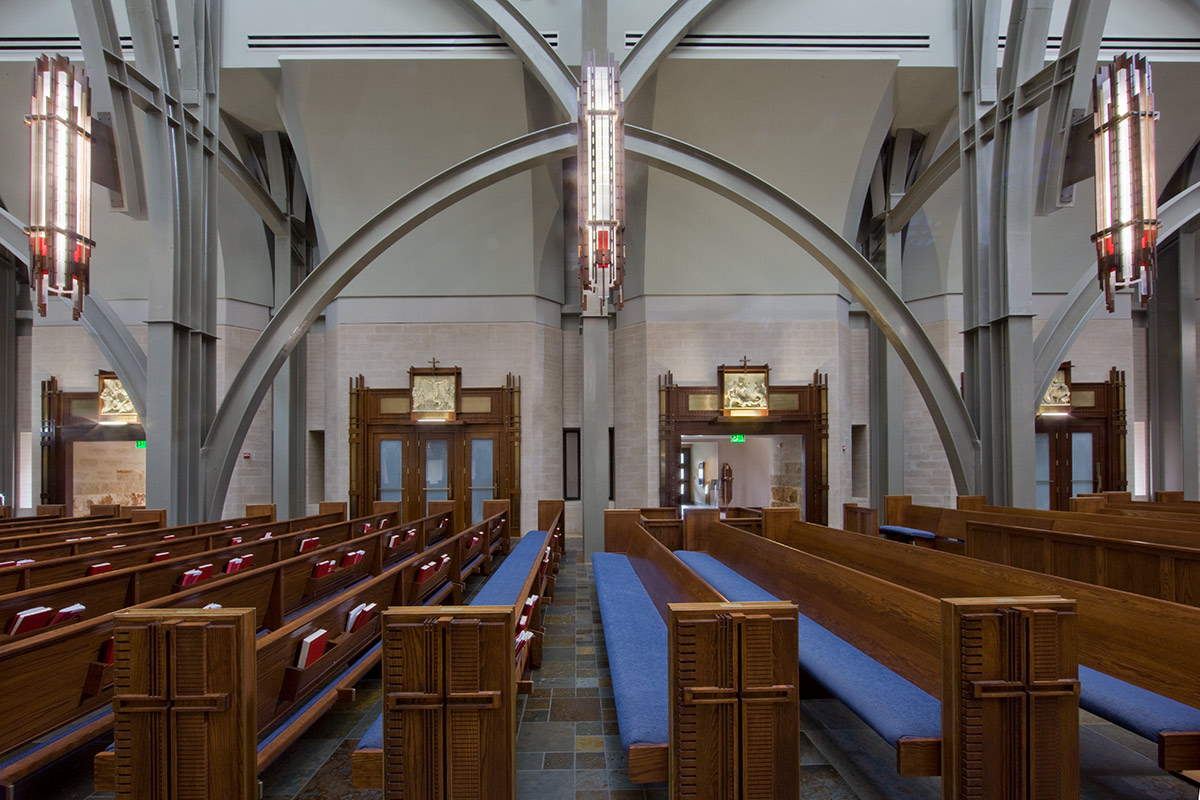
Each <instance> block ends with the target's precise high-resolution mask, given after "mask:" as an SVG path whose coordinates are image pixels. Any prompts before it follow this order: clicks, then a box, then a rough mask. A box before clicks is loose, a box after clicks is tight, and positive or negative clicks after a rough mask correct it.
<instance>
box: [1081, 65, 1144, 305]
mask: <svg viewBox="0 0 1200 800" xmlns="http://www.w3.org/2000/svg"><path fill="white" fill-rule="evenodd" d="M1092 88H1093V92H1092V100H1093V107H1094V109H1095V110H1094V131H1093V141H1094V143H1095V148H1096V231H1097V232H1096V233H1095V234H1093V235H1092V241H1093V242H1095V243H1096V264H1097V267H1098V269H1099V272H1100V287H1101V289H1103V290H1104V301H1105V304H1106V305H1107V307H1108V310H1109V311H1112V310H1113V303H1114V298H1115V295H1116V292H1117V291H1118V290H1120V289H1125V288H1131V287H1135V286H1136V287H1137V288H1138V294H1139V296H1140V298H1141V303H1142V305H1143V306H1145V305H1146V303H1147V301H1148V300H1149V299H1150V295H1151V293H1152V292H1153V290H1154V276H1155V271H1156V266H1157V256H1156V249H1155V248H1156V245H1157V242H1158V228H1159V221H1158V189H1157V185H1156V179H1155V171H1154V123H1155V121H1156V120H1157V119H1158V114H1157V112H1155V110H1154V89H1153V85H1152V84H1151V81H1150V65H1149V64H1147V63H1146V59H1145V57H1144V56H1138V55H1134V56H1130V55H1129V54H1127V53H1123V54H1121V55H1119V56H1117V57H1116V58H1115V59H1113V61H1112V63H1111V64H1103V65H1101V66H1100V68H1099V70H1098V71H1097V74H1096V82H1095V84H1094V86H1093V87H1092Z"/></svg>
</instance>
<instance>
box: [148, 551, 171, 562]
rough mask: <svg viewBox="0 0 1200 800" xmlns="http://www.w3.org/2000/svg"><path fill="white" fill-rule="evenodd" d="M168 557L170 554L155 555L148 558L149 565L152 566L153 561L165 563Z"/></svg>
mask: <svg viewBox="0 0 1200 800" xmlns="http://www.w3.org/2000/svg"><path fill="white" fill-rule="evenodd" d="M170 557H171V554H170V552H162V553H155V554H154V555H152V556H150V563H151V564H153V563H154V562H155V561H166V560H167V559H168V558H170Z"/></svg>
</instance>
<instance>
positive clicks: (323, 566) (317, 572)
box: [312, 559, 337, 578]
mask: <svg viewBox="0 0 1200 800" xmlns="http://www.w3.org/2000/svg"><path fill="white" fill-rule="evenodd" d="M335 569H337V562H336V561H334V560H332V559H330V560H328V561H318V562H317V563H316V564H313V571H312V576H313V577H314V578H324V577H325V576H326V575H328V574H329V573H331V572H333V571H334V570H335Z"/></svg>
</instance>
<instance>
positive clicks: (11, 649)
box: [0, 514, 494, 785]
mask: <svg viewBox="0 0 1200 800" xmlns="http://www.w3.org/2000/svg"><path fill="white" fill-rule="evenodd" d="M366 519H370V518H366ZM445 520H448V515H447V514H440V515H436V516H434V517H427V518H424V519H423V520H418V521H416V522H409V523H403V524H402V525H400V526H394V527H390V528H387V529H383V530H380V531H374V532H371V533H368V534H365V535H362V536H358V537H357V538H354V539H351V540H349V541H345V542H342V543H340V544H330V545H326V546H324V547H322V548H319V549H318V550H313V551H310V552H308V553H304V554H301V555H297V556H293V557H292V558H290V559H286V560H284V561H281V562H279V563H278V564H276V565H273V566H271V567H269V568H265V569H254V570H249V571H246V572H238V573H234V574H232V575H228V576H225V577H223V578H222V579H221V580H218V581H212V582H208V583H200V584H196V585H194V586H191V587H187V589H186V591H181V592H178V593H175V594H171V595H168V596H166V597H162V598H159V599H157V600H153V601H150V602H146V603H143V604H141V605H140V606H138V607H139V608H163V607H193V608H198V607H201V606H204V605H207V604H210V603H216V604H219V605H221V606H223V607H226V608H229V607H253V608H254V609H255V615H256V623H255V624H256V629H258V630H260V631H263V630H265V631H272V632H273V631H277V630H280V629H283V628H285V627H287V626H288V625H290V624H291V622H292V621H293V620H294V619H295V618H296V617H297V615H300V614H301V613H308V611H309V610H310V609H311V608H312V607H313V606H314V605H318V604H320V603H322V602H325V601H326V599H327V598H328V597H330V596H332V595H335V594H338V593H340V592H342V591H343V590H345V589H346V588H347V586H361V585H363V581H364V580H365V579H367V578H368V577H370V576H372V575H379V574H381V573H382V572H383V571H384V570H385V569H386V570H391V569H392V568H393V567H394V566H395V565H396V564H398V563H400V562H401V561H404V560H406V559H407V560H409V561H411V560H412V559H417V562H418V563H416V567H417V568H418V569H419V567H420V566H422V565H423V564H425V563H426V562H427V561H428V560H429V558H433V556H432V555H431V556H429V558H426V559H425V560H422V551H425V552H426V554H429V553H432V554H440V553H442V552H445V553H449V554H450V555H451V556H452V563H451V564H449V565H447V567H446V568H445V569H439V570H438V571H437V573H436V574H435V575H434V576H433V577H435V578H436V579H437V580H436V581H433V582H427V583H425V584H422V583H421V582H420V581H416V580H415V579H413V580H410V581H409V582H408V583H407V584H405V586H406V591H407V590H410V589H411V590H412V591H416V590H415V589H412V587H414V586H415V587H417V588H420V587H421V586H441V585H443V582H442V578H443V576H446V575H450V574H451V573H452V572H453V570H454V569H457V568H458V567H459V566H460V559H461V556H462V553H460V550H464V549H465V548H464V547H463V544H464V542H465V541H466V539H463V538H462V537H453V541H451V540H450V539H448V538H447V537H446V535H445V533H444V531H445V530H447V526H446V525H444V524H442V523H443V521H445ZM357 522H358V523H359V524H360V525H361V524H362V520H361V519H360V520H358V521H357ZM486 522H487V523H489V524H488V525H487V528H488V536H489V537H490V536H492V535H493V533H492V530H493V529H494V526H493V525H491V523H494V520H488V521H486ZM409 529H411V530H413V531H414V534H413V536H414V538H412V539H409V540H408V541H405V536H404V533H405V531H406V530H409ZM475 530H476V529H474V528H470V529H467V531H466V532H464V533H466V534H467V537H468V539H469V537H470V535H472V533H474V532H475ZM397 534H399V535H398V536H397ZM393 537H396V540H397V541H396V543H395V545H394V546H393V547H390V548H389V547H388V544H389V542H390V541H391V540H392V538H393ZM268 541H270V540H268ZM488 541H489V543H490V539H489V540H488ZM427 545H428V546H429V547H431V548H434V547H444V548H448V549H442V550H437V549H429V550H427V549H426V546H427ZM357 549H364V550H365V551H366V556H365V558H363V560H362V561H361V562H359V563H357V564H355V565H353V566H351V567H349V568H347V569H344V570H339V571H337V572H334V573H332V574H330V575H328V576H325V577H324V578H320V579H314V578H313V577H312V574H313V565H314V564H315V563H317V562H318V561H320V560H325V559H328V558H334V559H340V557H341V556H342V555H344V553H346V552H350V551H354V550H357ZM414 554H416V555H414ZM452 577H453V576H452V575H451V577H450V578H447V580H449V581H450V583H451V584H452V585H454V586H456V587H458V590H461V583H459V582H456V581H454V580H452ZM356 581H357V582H356ZM427 594H428V593H427V592H426V593H420V592H417V594H415V595H413V596H414V597H419V598H420V599H422V600H424V599H425V598H426V596H427ZM406 596H407V595H406ZM389 602H390V600H389ZM380 607H381V608H382V607H386V603H384V604H383V605H381V606H380ZM112 626H113V616H112V614H106V615H103V616H100V617H96V618H93V619H87V620H84V621H82V622H78V623H75V624H74V625H69V626H65V627H61V628H51V629H48V630H47V631H46V632H44V633H41V634H38V635H34V636H29V637H24V638H21V637H17V638H16V639H14V640H12V641H10V642H9V643H7V644H0V689H3V690H4V691H2V692H0V711H3V712H4V713H6V714H8V715H9V717H12V718H16V717H20V721H19V722H17V723H14V724H12V725H10V726H7V727H6V728H0V764H2V765H3V766H0V785H2V784H5V783H12V782H13V781H15V780H18V779H20V778H22V777H24V776H26V775H28V774H30V773H31V772H32V771H34V770H36V769H38V768H40V767H41V766H42V765H44V764H45V763H47V759H53V758H55V757H58V756H59V755H62V754H64V753H66V752H70V751H71V750H72V749H74V748H75V747H78V746H79V745H80V744H81V743H83V742H86V741H88V740H89V739H91V738H94V737H95V736H96V735H98V733H99V732H102V731H103V730H105V729H106V728H107V726H108V725H109V724H110V723H111V717H110V716H107V715H106V714H105V712H104V707H105V706H106V705H107V703H108V700H109V697H110V696H111V685H112V666H111V664H106V663H105V662H104V661H103V660H102V653H103V651H104V649H105V647H106V646H107V642H108V641H109V639H110V637H111V636H112ZM48 664H53V665H54V668H53V670H52V671H50V672H49V673H47V674H41V673H46V665H48ZM32 676H38V678H37V680H38V690H37V691H36V692H30V691H26V690H23V689H22V686H23V683H22V682H23V681H29V680H32ZM64 726H65V727H64ZM59 729H61V730H59ZM56 730H59V733H58V734H56V736H57V738H56V739H54V741H53V742H52V743H51V744H50V745H47V746H45V747H42V746H32V745H30V743H31V742H33V741H35V740H37V739H39V738H40V737H44V736H46V735H47V734H50V733H51V732H53V731H56ZM26 750H28V753H26V752H25V751H26Z"/></svg>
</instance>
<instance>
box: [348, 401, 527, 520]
mask: <svg viewBox="0 0 1200 800" xmlns="http://www.w3.org/2000/svg"><path fill="white" fill-rule="evenodd" d="M431 427H433V426H431ZM436 427H437V430H416V431H406V432H402V433H372V434H371V437H370V438H371V441H370V443H369V448H368V452H369V453H370V454H371V458H372V462H373V463H372V465H371V470H370V472H369V474H370V476H371V485H372V486H373V487H374V497H373V498H372V499H374V500H382V501H387V502H396V503H400V508H401V511H402V516H403V518H404V519H417V518H419V517H423V516H425V515H426V514H428V513H429V512H428V509H429V503H430V502H435V501H447V500H448V501H450V502H453V503H454V516H455V519H456V520H467V521H469V523H476V522H479V521H480V520H482V519H483V501H484V500H492V499H496V498H500V497H501V496H502V495H501V487H502V486H505V485H507V484H508V481H507V480H505V479H504V478H506V477H507V476H502V475H501V470H502V468H503V467H504V466H505V465H504V464H503V463H502V462H503V459H502V458H501V455H502V452H501V439H502V435H501V432H500V431H485V430H471V429H468V428H466V427H464V426H441V425H439V426H436Z"/></svg>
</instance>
